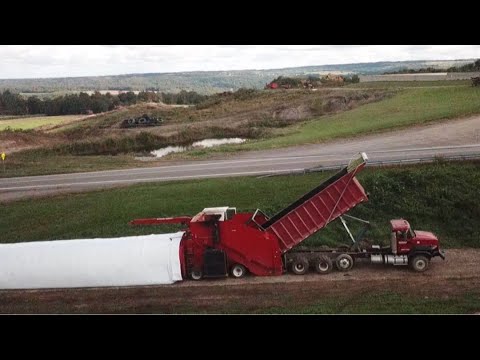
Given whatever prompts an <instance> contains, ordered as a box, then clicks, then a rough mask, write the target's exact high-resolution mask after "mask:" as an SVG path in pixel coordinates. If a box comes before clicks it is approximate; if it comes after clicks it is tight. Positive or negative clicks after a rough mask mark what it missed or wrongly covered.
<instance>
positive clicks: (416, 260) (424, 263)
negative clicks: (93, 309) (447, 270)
mask: <svg viewBox="0 0 480 360" xmlns="http://www.w3.org/2000/svg"><path fill="white" fill-rule="evenodd" d="M429 263H430V260H429V259H428V258H427V257H426V256H424V255H414V256H413V258H412V259H411V260H410V267H411V268H412V269H413V270H415V271H417V272H424V271H425V270H427V269H428V264H429Z"/></svg>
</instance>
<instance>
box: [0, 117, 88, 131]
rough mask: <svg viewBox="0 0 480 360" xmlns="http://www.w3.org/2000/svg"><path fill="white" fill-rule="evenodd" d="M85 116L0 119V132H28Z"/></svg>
mask: <svg viewBox="0 0 480 360" xmlns="http://www.w3.org/2000/svg"><path fill="white" fill-rule="evenodd" d="M82 117H85V115H64V116H33V117H19V118H15V119H9V120H2V119H1V118H0V131H2V130H5V129H8V128H10V129H12V130H15V129H21V130H30V129H35V128H38V127H41V126H47V125H48V126H53V125H59V124H63V123H67V122H70V121H73V120H78V119H81V118H82Z"/></svg>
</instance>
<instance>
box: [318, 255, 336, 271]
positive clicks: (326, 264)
mask: <svg viewBox="0 0 480 360" xmlns="http://www.w3.org/2000/svg"><path fill="white" fill-rule="evenodd" d="M332 269H333V263H332V259H330V257H328V256H326V255H320V256H319V257H318V259H317V260H315V271H316V272H317V273H319V274H328V273H329V272H331V271H332Z"/></svg>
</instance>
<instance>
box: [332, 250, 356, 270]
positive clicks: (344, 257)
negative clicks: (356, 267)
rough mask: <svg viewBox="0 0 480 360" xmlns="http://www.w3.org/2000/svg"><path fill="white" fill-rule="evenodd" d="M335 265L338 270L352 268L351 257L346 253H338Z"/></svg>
mask: <svg viewBox="0 0 480 360" xmlns="http://www.w3.org/2000/svg"><path fill="white" fill-rule="evenodd" d="M335 265H336V266H337V269H338V270H340V271H349V270H351V269H352V268H353V258H352V257H351V256H350V255H348V254H341V255H338V257H337V259H336V260H335Z"/></svg>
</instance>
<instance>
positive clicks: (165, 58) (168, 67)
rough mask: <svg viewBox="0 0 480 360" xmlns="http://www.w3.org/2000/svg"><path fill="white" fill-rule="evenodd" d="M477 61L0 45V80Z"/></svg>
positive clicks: (475, 48) (437, 56) (328, 49)
mask: <svg viewBox="0 0 480 360" xmlns="http://www.w3.org/2000/svg"><path fill="white" fill-rule="evenodd" d="M468 58H480V45H0V78H3V79H8V78H10V79H11V78H37V77H64V76H89V75H92V76H94V75H117V74H131V73H147V72H177V71H196V70H200V71H201V70H240V69H274V68H283V67H295V66H305V65H325V64H347V63H358V62H375V61H401V60H454V59H468Z"/></svg>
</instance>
